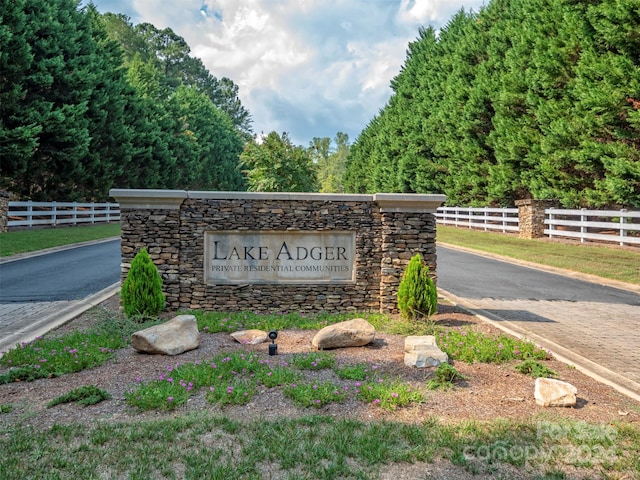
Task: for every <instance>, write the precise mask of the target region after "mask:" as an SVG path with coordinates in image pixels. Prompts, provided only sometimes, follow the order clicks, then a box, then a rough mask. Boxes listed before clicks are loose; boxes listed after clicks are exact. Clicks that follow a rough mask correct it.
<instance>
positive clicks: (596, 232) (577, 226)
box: [544, 208, 640, 245]
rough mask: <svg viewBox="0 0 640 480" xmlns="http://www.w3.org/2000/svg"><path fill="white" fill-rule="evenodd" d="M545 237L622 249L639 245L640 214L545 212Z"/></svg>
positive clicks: (598, 211)
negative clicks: (598, 242) (593, 241)
mask: <svg viewBox="0 0 640 480" xmlns="http://www.w3.org/2000/svg"><path fill="white" fill-rule="evenodd" d="M544 226H545V229H544V234H545V235H548V236H549V237H569V238H579V239H580V241H581V242H585V241H587V240H596V241H603V242H617V243H619V244H620V245H640V212H630V211H627V210H587V209H584V208H583V209H581V210H561V209H558V208H548V209H546V210H545V220H544Z"/></svg>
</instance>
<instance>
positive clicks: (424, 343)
mask: <svg viewBox="0 0 640 480" xmlns="http://www.w3.org/2000/svg"><path fill="white" fill-rule="evenodd" d="M448 361H449V356H448V355H447V354H446V353H445V352H443V351H442V350H440V349H439V348H438V346H437V345H436V338H435V337H434V336H433V335H410V336H408V337H407V338H405V339H404V364H405V365H406V366H407V367H417V368H425V367H437V366H438V365H440V364H441V363H444V362H448Z"/></svg>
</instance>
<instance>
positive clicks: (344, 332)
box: [311, 318, 376, 350]
mask: <svg viewBox="0 0 640 480" xmlns="http://www.w3.org/2000/svg"><path fill="white" fill-rule="evenodd" d="M375 336H376V329H375V328H374V327H373V325H371V324H370V323H369V322H367V321H366V320H365V319H364V318H354V319H353V320H347V321H346V322H340V323H334V324H333V325H328V326H326V327H324V328H323V329H322V330H320V331H319V332H318V333H316V335H315V336H314V337H313V340H312V341H311V344H312V345H313V346H314V347H316V348H317V349H318V350H322V349H325V348H342V347H362V346H364V345H367V344H368V343H371V342H372V341H373V339H374V338H375Z"/></svg>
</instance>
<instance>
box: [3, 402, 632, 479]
mask: <svg viewBox="0 0 640 480" xmlns="http://www.w3.org/2000/svg"><path fill="white" fill-rule="evenodd" d="M587 433H588V434H589V438H588V439H587V437H586V434H587ZM639 439H640V428H638V427H637V426H631V425H607V426H591V425H587V424H584V423H581V422H575V421H562V422H551V421H546V420H544V419H532V420H530V421H526V422H522V421H507V420H497V421H494V422H490V423H479V422H464V423H460V424H444V423H440V422H439V421H438V420H437V419H435V418H429V419H426V421H425V422H424V423H423V424H420V425H411V424H403V423H396V422H379V421H372V422H362V421H358V420H351V419H341V418H333V417H327V416H307V417H302V418H297V419H287V418H279V419H277V420H264V419H261V420H255V421H247V422H240V421H234V420H230V419H228V418H224V417H221V416H218V415H215V414H212V413H210V412H206V413H199V414H190V415H182V416H176V417H175V418H172V419H164V420H142V421H138V422H127V423H118V422H112V421H108V422H107V421H105V422H97V423H95V424H92V425H88V426H87V425H79V424H71V425H56V426H53V427H52V428H49V429H47V430H44V431H40V430H37V429H34V428H32V427H29V426H20V427H17V428H13V429H11V430H0V449H2V452H3V457H2V461H0V477H1V478H3V479H6V480H12V479H20V480H21V479H24V478H209V479H225V480H233V479H262V478H283V479H287V478H289V479H293V478H305V479H323V480H329V479H338V478H340V479H347V478H349V479H369V478H380V477H381V475H382V474H385V473H386V472H387V471H388V470H387V469H389V468H390V467H392V466H393V465H394V464H396V466H397V468H402V469H403V470H407V469H409V468H410V466H409V465H410V464H412V463H415V462H433V461H436V460H438V459H441V458H443V459H446V460H449V461H450V462H451V463H452V464H453V465H455V466H457V467H458V469H459V470H462V471H467V472H469V473H471V474H478V473H487V474H492V475H497V476H496V478H530V479H540V480H542V479H565V478H595V477H594V476H593V475H594V474H595V475H597V476H598V478H605V477H606V478H613V477H612V475H613V474H614V472H625V473H630V474H631V475H633V474H634V472H635V473H638V472H639V468H640V465H639V464H638V461H637V459H638V458H640V442H639V441H638V440H639ZM564 470H570V471H571V472H572V473H571V477H569V476H568V474H566V475H565V474H564V473H563V472H564ZM501 472H502V474H501ZM520 474H522V475H520ZM576 474H578V476H575V475H576ZM385 477H386V475H385ZM456 478H458V476H457V475H456ZM628 478H631V477H628Z"/></svg>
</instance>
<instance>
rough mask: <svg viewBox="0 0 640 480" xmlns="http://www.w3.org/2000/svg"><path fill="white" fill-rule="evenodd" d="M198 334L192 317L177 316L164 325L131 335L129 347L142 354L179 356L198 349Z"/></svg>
mask: <svg viewBox="0 0 640 480" xmlns="http://www.w3.org/2000/svg"><path fill="white" fill-rule="evenodd" d="M199 344H200V334H199V332H198V322H197V321H196V317H194V316H193V315H178V316H177V317H174V318H172V319H171V320H169V321H168V322H166V323H163V324H161V325H156V326H155V327H150V328H146V329H144V330H139V331H137V332H135V333H134V334H133V335H131V346H132V347H133V348H134V349H135V350H137V351H138V352H142V353H160V354H163V355H179V354H181V353H184V352H187V351H189V350H193V349H194V348H198V345H199Z"/></svg>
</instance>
